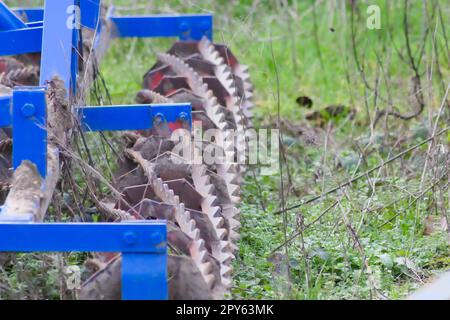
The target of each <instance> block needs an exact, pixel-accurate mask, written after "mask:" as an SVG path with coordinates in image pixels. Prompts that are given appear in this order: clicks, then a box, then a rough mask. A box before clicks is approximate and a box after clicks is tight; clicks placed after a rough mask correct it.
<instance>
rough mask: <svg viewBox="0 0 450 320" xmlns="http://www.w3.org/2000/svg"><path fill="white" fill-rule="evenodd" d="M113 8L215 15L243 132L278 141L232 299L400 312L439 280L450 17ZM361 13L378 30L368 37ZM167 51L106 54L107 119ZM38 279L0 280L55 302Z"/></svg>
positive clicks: (442, 13)
mask: <svg viewBox="0 0 450 320" xmlns="http://www.w3.org/2000/svg"><path fill="white" fill-rule="evenodd" d="M7 2H9V3H11V1H7ZM19 2H20V1H19ZM27 2H29V3H33V4H34V3H36V1H34V2H32V1H22V3H27ZM113 2H114V4H115V5H116V6H117V7H118V13H119V14H144V13H205V12H208V13H213V14H214V19H215V34H214V38H215V41H216V42H219V43H225V44H227V45H228V46H229V47H230V48H231V49H232V51H233V53H234V54H235V55H236V56H237V57H238V58H239V59H240V61H241V63H243V64H246V65H248V66H249V67H250V73H251V76H252V81H253V83H254V86H255V92H256V93H255V104H256V107H255V111H254V113H255V119H254V124H255V126H256V127H267V128H281V129H282V132H283V135H282V141H283V143H284V148H283V149H284V152H283V154H282V155H281V157H280V160H281V163H282V166H281V167H280V172H279V174H277V175H273V176H262V175H261V174H260V168H258V167H251V168H250V170H249V171H248V173H247V176H246V180H245V183H244V185H243V187H242V190H243V196H242V205H241V211H242V218H241V219H242V224H243V226H242V229H241V237H242V238H241V242H240V249H239V253H238V254H237V259H236V261H235V263H234V269H235V270H234V284H233V290H232V298H234V299H262V298H271V299H278V298H286V299H399V298H403V297H405V296H407V295H408V294H409V293H411V292H412V291H414V290H415V289H417V288H418V287H420V286H422V285H423V284H424V283H426V282H427V281H429V280H430V279H432V278H433V277H434V276H435V275H436V274H438V273H439V272H441V271H443V270H447V269H449V268H450V247H449V231H448V219H449V214H450V211H449V208H450V203H449V201H450V198H449V189H448V183H449V181H450V174H449V173H448V168H449V151H448V150H449V149H448V148H449V143H450V134H448V132H447V131H445V132H444V133H443V134H441V135H440V136H439V137H436V138H435V139H432V140H431V141H428V142H426V143H422V144H420V143H421V142H422V141H424V140H426V139H427V138H428V137H430V136H432V135H433V134H434V133H436V132H439V131H440V130H441V129H445V128H446V127H447V126H448V125H449V121H448V120H449V115H450V114H449V112H450V110H449V99H448V96H447V95H446V92H447V93H448V86H449V83H450V81H449V80H450V68H449V66H450V52H449V43H448V37H449V36H450V18H449V17H450V4H449V2H448V1H446V0H432V1H421V0H411V1H387V0H385V1H382V0H378V1H375V0H374V1H360V0H353V1H344V0H332V1H320V0H302V1H300V0H298V1H295V0H291V1H288V0H279V1H276V0H273V1H264V0H260V1H258V0H241V1H237V0H228V1H175V0H167V1H166V0H164V1H163V0H158V1H132V0H114V1H113ZM372 4H377V5H379V6H380V8H381V23H382V24H381V29H380V30H369V29H368V28H367V27H366V20H367V18H368V14H367V12H366V10H367V7H368V6H369V5H372ZM171 43H172V40H168V39H165V40H148V39H147V40H142V39H131V40H120V41H119V40H116V41H115V42H114V43H113V45H112V47H111V49H110V50H109V52H108V54H107V56H106V57H105V59H104V61H103V63H102V65H101V74H102V76H103V78H104V81H105V84H106V87H107V89H108V91H109V94H110V97H111V101H112V103H117V104H119V103H132V102H133V101H134V96H135V94H136V92H138V91H139V89H140V88H141V84H142V76H143V75H144V73H145V72H146V71H147V70H148V69H149V68H150V67H151V66H152V64H153V63H154V62H155V61H156V55H155V54H156V53H157V52H164V51H165V50H167V49H168V48H169V47H170V46H171ZM417 78H420V85H418V81H417ZM299 97H308V98H310V99H311V100H312V101H313V105H312V108H310V109H309V108H307V107H305V106H304V105H299V103H298V102H297V100H298V98H299ZM327 107H329V108H328V109H327ZM330 107H331V108H330ZM337 107H338V108H337ZM330 110H337V111H336V112H333V111H330ZM383 110H384V111H383ZM386 110H391V111H396V112H397V113H400V114H401V115H403V116H404V115H413V116H412V117H411V119H409V120H402V119H400V118H399V117H395V116H386V115H385V114H384V115H383V113H386ZM314 111H316V113H315V114H313V113H314ZM418 111H420V112H418ZM377 115H380V119H379V121H375V119H376V118H377ZM409 148H411V150H410V151H408V152H405V150H408V149H409ZM402 153H404V154H402ZM395 155H401V156H399V157H398V158H397V159H396V160H394V161H392V162H390V163H389V164H385V165H383V161H386V160H387V159H389V158H392V157H393V156H395ZM377 166H378V167H377ZM372 168H376V169H377V170H371V169H372ZM369 170H371V171H370V172H369ZM365 172H367V174H365ZM355 177H358V179H355V181H353V182H352V183H350V184H346V185H345V186H343V187H339V188H336V187H337V186H339V185H341V184H342V183H345V182H346V181H349V180H350V179H352V178H355ZM333 189H336V190H333ZM328 190H333V191H332V192H327V191H328ZM321 194H323V196H322V197H320V198H319V199H317V200H315V201H310V199H312V198H314V197H315V196H318V195H321ZM301 202H303V203H304V204H303V205H301V206H299V207H298V208H295V209H292V210H288V211H285V212H282V213H278V212H279V211H280V209H283V208H286V207H290V206H292V205H296V204H299V203H301ZM291 238H292V240H291ZM286 240H289V241H286ZM286 242H287V243H286ZM18 259H19V260H18V261H19V262H21V263H23V264H25V265H28V264H31V265H32V266H33V268H35V269H36V270H38V269H39V268H41V267H40V266H42V265H41V264H40V262H39V258H37V257H35V256H31V257H30V256H29V255H23V256H21V257H19V258H18ZM36 259H37V260H36ZM71 259H72V260H71ZM79 260H80V257H78V256H77V257H73V256H71V257H66V261H69V263H70V261H72V263H77V261H79ZM33 263H35V264H36V266H35V265H33ZM66 263H67V262H66ZM17 268H20V265H19V267H17ZM46 268H48V270H49V279H48V280H46V282H45V283H41V282H40V283H34V282H33V281H37V280H33V277H31V279H27V278H26V277H25V278H23V277H22V278H21V279H22V281H18V280H17V277H16V276H15V274H17V273H16V272H17V270H7V271H3V272H4V276H3V279H7V280H5V281H6V282H7V283H9V284H8V285H9V287H10V292H9V293H8V296H9V297H23V296H24V295H25V296H27V297H31V298H32V297H33V295H32V294H31V293H32V292H33V290H35V291H37V292H38V293H36V296H39V297H41V296H46V297H50V298H58V297H59V296H60V295H59V294H60V293H59V292H58V291H57V290H53V291H52V290H47V291H46V290H44V289H42V287H46V286H50V285H55V284H56V285H57V284H58V271H57V266H55V265H52V263H49V264H48V265H46ZM23 270H24V269H23ZM23 279H25V280H23Z"/></svg>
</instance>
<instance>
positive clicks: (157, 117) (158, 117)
mask: <svg viewBox="0 0 450 320" xmlns="http://www.w3.org/2000/svg"><path fill="white" fill-rule="evenodd" d="M164 120H165V118H164V115H163V114H162V113H157V114H155V116H154V117H153V125H155V126H157V125H160V124H161V123H163V122H164Z"/></svg>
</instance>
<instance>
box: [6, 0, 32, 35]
mask: <svg viewBox="0 0 450 320" xmlns="http://www.w3.org/2000/svg"><path fill="white" fill-rule="evenodd" d="M26 27H27V25H26V24H25V23H24V22H23V21H22V20H20V18H19V17H18V16H16V14H15V13H14V12H12V11H11V10H10V9H9V8H8V6H7V5H6V4H4V3H3V1H0V30H2V31H4V30H14V29H24V28H26Z"/></svg>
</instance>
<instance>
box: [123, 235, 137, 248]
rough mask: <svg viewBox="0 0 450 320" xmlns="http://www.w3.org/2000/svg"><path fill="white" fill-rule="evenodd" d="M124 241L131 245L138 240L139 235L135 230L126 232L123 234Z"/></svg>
mask: <svg viewBox="0 0 450 320" xmlns="http://www.w3.org/2000/svg"><path fill="white" fill-rule="evenodd" d="M123 241H124V242H125V243H126V244H127V245H129V246H131V245H133V244H135V243H136V242H137V237H136V235H135V234H134V232H125V234H124V235H123Z"/></svg>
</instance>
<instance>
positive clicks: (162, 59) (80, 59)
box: [0, 0, 252, 299]
mask: <svg viewBox="0 0 450 320" xmlns="http://www.w3.org/2000/svg"><path fill="white" fill-rule="evenodd" d="M212 28H213V20H212V16H211V15H176V16H167V15H166V16H161V15H152V16H119V15H116V14H115V10H114V8H106V7H104V6H103V5H102V4H101V1H100V0H46V1H45V5H44V7H43V8H32V9H26V8H20V9H10V8H9V7H8V6H7V5H6V4H5V3H4V2H0V56H1V57H2V58H0V128H2V129H0V151H1V157H0V187H1V194H0V201H1V202H0V203H1V204H2V207H1V212H0V252H3V253H2V254H1V255H5V252H35V251H37V252H49V251H56V252H68V251H87V252H96V253H92V254H93V257H94V258H93V259H92V261H95V265H96V269H95V270H94V271H93V272H92V274H91V275H90V276H89V277H88V278H87V279H86V281H84V283H83V284H82V285H81V287H80V288H79V289H78V297H79V298H80V299H119V298H121V297H122V298H123V299H167V298H171V299H216V298H224V297H226V296H227V295H228V293H229V291H230V287H231V271H232V268H231V263H232V260H233V258H234V254H235V251H236V241H237V240H238V231H239V221H238V217H239V210H238V208H237V204H238V202H239V183H240V181H241V175H242V173H243V170H244V168H243V166H242V165H240V164H238V160H237V157H236V156H233V155H234V154H235V153H236V154H242V152H243V151H245V138H244V130H245V127H246V126H248V125H250V118H251V108H252V103H251V97H252V85H251V83H250V81H249V75H248V72H247V68H246V67H245V66H243V65H241V64H239V62H238V60H237V59H236V58H235V57H234V55H233V54H232V52H231V51H230V50H229V48H227V47H226V46H224V45H217V44H214V43H212V42H211V41H212V35H213V34H212ZM126 37H178V38H179V41H178V42H176V43H175V44H174V45H173V46H172V48H171V49H170V50H169V51H168V52H167V53H163V54H158V61H157V62H156V64H154V65H153V66H152V67H151V68H150V70H149V71H148V72H147V73H146V74H145V76H144V81H143V86H144V88H143V90H142V91H140V92H139V93H137V97H136V102H137V103H136V104H133V105H108V106H105V105H101V106H92V105H88V104H87V103H86V100H87V96H88V94H89V88H90V86H91V84H92V83H93V82H94V81H96V79H97V77H98V64H99V62H100V60H101V58H102V57H103V55H104V53H105V52H106V50H107V48H108V45H109V42H110V40H112V39H115V38H126ZM193 123H196V124H197V123H198V124H199V126H200V128H201V129H203V130H206V129H218V130H220V131H221V132H223V133H224V135H228V134H232V133H231V132H235V133H237V134H235V135H234V136H233V137H232V139H231V142H232V143H230V144H225V145H224V146H222V149H223V150H222V151H224V152H225V153H228V154H230V153H231V154H232V157H231V158H232V159H233V160H232V161H231V162H220V163H212V164H203V163H200V164H196V163H188V162H183V161H180V160H179V159H178V160H179V161H175V160H174V159H177V158H176V157H173V155H174V154H173V152H172V151H173V148H174V142H173V141H172V140H171V139H170V136H171V134H172V133H173V132H174V131H176V130H178V129H184V130H188V132H191V130H192V128H193ZM78 131H79V132H98V131H124V132H125V133H124V135H125V136H126V139H127V141H128V145H127V146H125V148H124V150H123V152H122V154H121V156H119V157H118V159H117V172H115V174H114V177H115V179H114V181H112V182H110V184H109V185H111V186H112V187H111V189H112V190H115V191H114V192H111V193H110V194H109V195H108V196H105V197H104V199H98V201H97V202H96V203H95V207H96V208H97V209H98V210H99V211H103V212H107V213H108V214H109V216H112V217H113V218H111V219H110V221H104V222H102V223H84V222H82V223H74V222H67V223H49V222H44V218H45V214H46V212H47V209H48V207H49V205H51V200H52V197H53V191H54V189H55V187H56V185H57V184H58V183H60V180H61V179H62V178H61V177H60V170H61V153H64V151H66V149H67V148H68V146H69V145H70V142H71V138H72V136H73V133H74V132H78ZM226 141H230V140H226ZM211 143H212V142H208V141H195V142H194V143H193V146H194V148H197V147H198V146H199V145H205V144H206V145H207V144H211ZM75 157H76V155H75ZM10 168H12V170H11V169H10ZM99 179H100V178H99ZM3 260H5V259H3ZM0 261H2V259H0ZM42 276H45V275H42ZM0 296H1V293H0Z"/></svg>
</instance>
